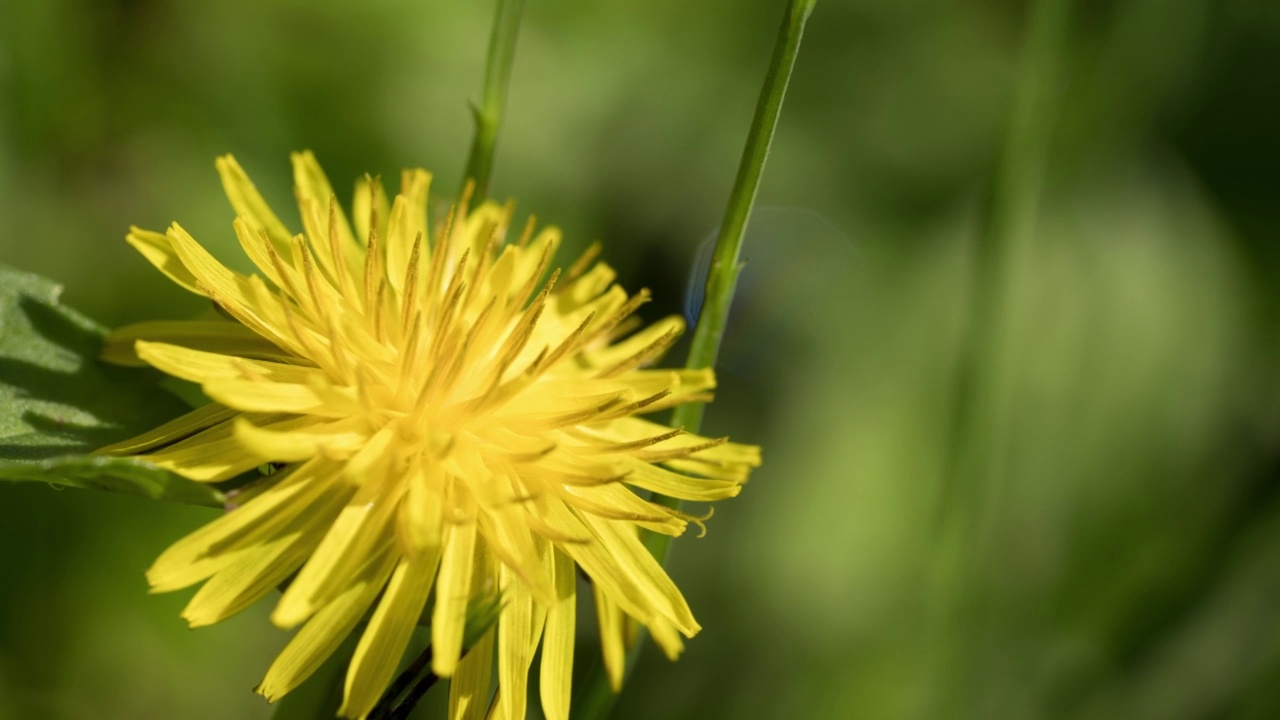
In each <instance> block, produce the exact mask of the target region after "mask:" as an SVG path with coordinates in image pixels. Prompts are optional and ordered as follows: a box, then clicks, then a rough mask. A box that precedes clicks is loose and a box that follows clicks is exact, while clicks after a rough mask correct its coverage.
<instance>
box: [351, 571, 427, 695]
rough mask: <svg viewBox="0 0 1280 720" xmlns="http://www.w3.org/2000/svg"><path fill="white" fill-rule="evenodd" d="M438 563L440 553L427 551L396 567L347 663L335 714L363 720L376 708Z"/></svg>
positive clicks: (415, 625) (409, 633)
mask: <svg viewBox="0 0 1280 720" xmlns="http://www.w3.org/2000/svg"><path fill="white" fill-rule="evenodd" d="M439 562H440V555H439V553H438V552H427V553H423V554H421V555H419V556H418V557H416V558H403V559H401V560H400V562H399V563H398V564H397V565H396V569H395V572H393V573H392V575H391V581H390V582H389V583H388V584H387V589H386V591H385V592H384V593H383V595H382V601H381V602H379V603H378V609H377V610H375V611H374V613H373V617H372V618H371V619H370V620H369V627H368V629H366V630H365V631H364V635H362V636H361V637H360V644H359V645H357V646H356V652H355V655H354V656H352V658H351V666H350V668H349V669H348V671H347V680H346V684H345V686H344V693H345V695H344V697H345V700H344V702H343V704H342V708H341V709H340V710H339V711H338V712H339V714H341V715H343V716H345V717H349V718H361V717H364V716H365V714H366V713H368V712H369V711H370V710H372V709H373V706H374V705H376V704H377V702H378V698H379V697H380V696H381V695H382V693H383V692H384V691H385V690H386V688H387V684H388V683H389V682H390V681H391V676H392V674H393V673H395V670H396V666H397V665H399V663H400V657H401V656H402V655H404V649H405V647H406V646H408V644H409V638H410V636H411V635H412V634H413V629H414V628H415V627H417V624H418V618H419V617H420V616H421V615H422V608H423V606H424V605H426V602H427V595H428V594H429V593H430V592H431V583H432V581H433V580H434V579H435V576H436V567H437V565H439Z"/></svg>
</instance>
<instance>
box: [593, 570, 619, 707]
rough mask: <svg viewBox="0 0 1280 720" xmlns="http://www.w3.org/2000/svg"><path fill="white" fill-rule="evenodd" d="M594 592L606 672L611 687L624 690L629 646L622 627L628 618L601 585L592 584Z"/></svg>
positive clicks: (614, 689) (616, 690)
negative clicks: (623, 684)
mask: <svg viewBox="0 0 1280 720" xmlns="http://www.w3.org/2000/svg"><path fill="white" fill-rule="evenodd" d="M592 593H593V594H594V595H595V600H596V622H597V623H598V624H599V626H600V649H601V651H603V654H604V669H605V674H606V675H608V677H609V687H610V688H612V689H613V691H614V692H615V693H618V692H622V680H623V677H624V676H625V675H626V672H627V647H626V643H625V642H624V640H623V627H622V625H623V621H624V620H625V619H626V618H625V616H624V615H623V614H622V610H620V609H619V608H618V604H617V603H615V602H614V601H613V600H612V599H610V598H609V595H608V594H607V593H605V592H604V591H603V589H602V588H601V587H600V586H599V585H592Z"/></svg>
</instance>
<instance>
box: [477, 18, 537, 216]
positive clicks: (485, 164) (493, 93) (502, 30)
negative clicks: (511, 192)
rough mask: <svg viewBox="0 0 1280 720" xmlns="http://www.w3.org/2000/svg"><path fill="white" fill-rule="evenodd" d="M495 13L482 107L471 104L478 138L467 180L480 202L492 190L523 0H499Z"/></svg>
mask: <svg viewBox="0 0 1280 720" xmlns="http://www.w3.org/2000/svg"><path fill="white" fill-rule="evenodd" d="M497 3H498V5H497V8H495V10H494V14H493V30H492V31H491V32H490V34H489V55H488V58H487V59H486V61H485V68H484V95H483V97H482V98H481V101H480V106H479V107H476V106H474V105H473V106H472V108H471V114H472V118H473V119H474V120H475V123H476V134H475V138H474V139H473V140H472V141H471V153H470V155H468V157H467V173H466V175H465V176H464V177H463V184H464V185H465V184H466V181H467V180H471V181H474V182H475V184H476V185H475V194H474V195H473V196H472V197H474V198H475V199H476V200H477V201H479V200H483V199H484V198H485V195H486V193H487V192H488V190H489V173H490V171H492V169H493V153H494V148H495V147H496V146H497V144H498V127H499V126H500V125H501V124H502V111H503V109H504V108H505V106H506V103H507V86H508V85H509V84H510V81H511V66H512V63H513V61H514V60H515V55H516V36H517V35H518V34H519V32H520V15H521V13H522V12H523V11H524V0H497Z"/></svg>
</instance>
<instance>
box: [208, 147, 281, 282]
mask: <svg viewBox="0 0 1280 720" xmlns="http://www.w3.org/2000/svg"><path fill="white" fill-rule="evenodd" d="M214 166H215V167H216V168H217V169H218V176H219V177H221V178H222V189H223V190H224V191H225V192H226V194H227V199H228V200H230V201H231V207H233V208H235V211H236V214H237V215H239V216H240V217H243V218H244V219H246V220H248V221H249V222H251V223H252V224H253V227H254V229H255V230H256V229H259V228H260V229H263V230H266V231H267V236H268V237H270V238H271V241H272V242H273V243H274V244H275V246H276V252H278V253H280V254H281V257H288V256H289V255H288V252H289V239H290V237H291V234H290V233H289V229H288V228H286V227H285V226H284V223H282V222H280V218H278V217H276V214H275V213H274V212H272V211H271V206H270V205H268V204H267V201H266V200H263V199H262V195H261V194H260V193H259V192H258V188H257V187H256V186H255V185H254V184H253V181H251V180H250V179H249V175H248V174H247V173H245V171H244V168H242V167H240V163H238V162H236V159H235V158H234V157H232V156H230V155H223V156H222V157H220V158H218V159H217V160H215V161H214Z"/></svg>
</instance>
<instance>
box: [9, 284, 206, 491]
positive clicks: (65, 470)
mask: <svg viewBox="0 0 1280 720" xmlns="http://www.w3.org/2000/svg"><path fill="white" fill-rule="evenodd" d="M61 292H62V287H61V286H60V285H57V284H55V283H53V282H50V281H49V280H46V279H44V278H41V277H38V276H36V275H31V274H29V273H24V272H20V271H18V270H14V269H12V268H9V267H6V266H4V265H0V479H2V480H18V481H38V482H47V483H52V484H56V485H69V486H72V487H82V488H94V489H102V490H110V491H112V492H121V493H128V494H133V495H141V496H143V497H148V498H154V499H158V500H170V501H174V502H185V503H195V504H201V505H211V506H221V505H222V494H221V493H220V492H218V490H217V489H215V488H212V487H208V486H205V485H201V484H199V483H195V482H192V481H190V480H186V479H183V478H180V477H178V476H176V475H173V474H172V473H169V472H166V471H164V470H160V469H159V468H156V467H153V466H150V465H148V464H146V463H144V462H141V461H138V460H132V459H127V458H110V457H98V456H93V455H89V454H88V453H90V452H92V451H93V450H95V449H97V448H99V447H103V446H104V445H109V444H111V443H114V442H117V441H120V440H124V439H127V438H129V437H132V436H134V435H138V434H140V433H142V432H144V431H146V430H149V429H151V428H154V427H156V426H158V425H160V424H162V423H164V422H166V421H168V420H171V419H173V418H174V417H177V416H178V415H180V414H182V413H183V412H186V411H187V408H186V407H185V406H184V404H183V403H182V402H181V401H180V400H178V399H177V398H176V397H174V396H173V395H171V394H170V393H168V392H166V391H165V390H163V389H162V388H161V387H160V386H159V385H158V382H159V380H160V378H161V377H162V376H161V375H160V374H159V373H156V372H155V371H152V370H149V369H137V368H119V367H113V366H109V365H106V364H104V363H101V362H98V360H97V357H98V352H99V350H100V348H101V345H102V336H103V335H104V334H105V332H106V329H105V328H103V327H102V326H101V325H98V324H97V323H95V322H94V321H92V320H90V319H89V318H87V317H85V316H83V315H81V314H80V313H77V312H76V311H74V310H72V309H70V308H68V307H66V306H65V305H62V304H61V303H60V302H59V301H58V297H59V295H60V294H61Z"/></svg>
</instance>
